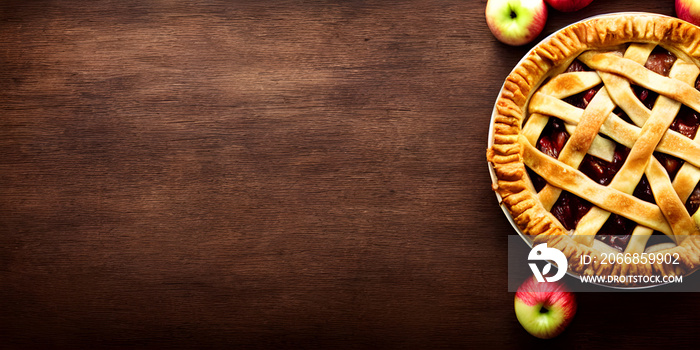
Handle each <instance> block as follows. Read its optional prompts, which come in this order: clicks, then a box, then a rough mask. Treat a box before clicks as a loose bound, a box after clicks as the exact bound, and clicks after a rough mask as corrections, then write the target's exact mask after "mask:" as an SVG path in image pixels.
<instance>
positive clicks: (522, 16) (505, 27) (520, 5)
mask: <svg viewBox="0 0 700 350" xmlns="http://www.w3.org/2000/svg"><path fill="white" fill-rule="evenodd" d="M546 22H547V5H546V4H545V3H544V0H489V1H488V2H487V3H486V24H487V25H488V26H489V29H490V30H491V33H493V35H494V36H495V37H496V39H498V40H499V41H501V42H503V43H506V44H508V45H513V46H519V45H524V44H527V43H529V42H531V41H532V40H534V39H535V38H536V37H537V36H538V35H540V33H541V32H542V29H544V25H545V23H546Z"/></svg>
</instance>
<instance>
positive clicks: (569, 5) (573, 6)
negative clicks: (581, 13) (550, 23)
mask: <svg viewBox="0 0 700 350" xmlns="http://www.w3.org/2000/svg"><path fill="white" fill-rule="evenodd" d="M545 1H546V2H547V3H548V4H549V6H552V8H553V9H555V10H557V11H561V12H574V11H578V10H580V9H582V8H584V7H586V6H588V4H590V3H591V2H593V0H545Z"/></svg>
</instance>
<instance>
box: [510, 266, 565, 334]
mask: <svg viewBox="0 0 700 350" xmlns="http://www.w3.org/2000/svg"><path fill="white" fill-rule="evenodd" d="M575 314H576V298H575V297H574V293H572V292H570V291H569V290H568V289H567V288H566V287H565V286H564V285H563V284H562V283H559V282H537V280H536V279H535V278H534V277H533V278H528V279H527V280H526V281H525V282H524V283H523V284H522V285H521V286H520V287H519V288H518V290H517V292H516V293H515V316H516V317H517V318H518V321H519V322H520V324H521V325H522V326H523V328H525V330H526V331H528V333H530V334H532V335H534V336H535V337H538V338H542V339H550V338H554V337H556V336H557V335H559V334H560V333H561V332H563V331H564V329H565V328H566V326H568V325H569V323H571V320H572V319H573V318H574V315H575Z"/></svg>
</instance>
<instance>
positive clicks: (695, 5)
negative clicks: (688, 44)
mask: <svg viewBox="0 0 700 350" xmlns="http://www.w3.org/2000/svg"><path fill="white" fill-rule="evenodd" d="M676 16H678V18H680V19H682V20H684V21H686V22H690V23H692V24H695V25H696V26H697V25H700V0H676Z"/></svg>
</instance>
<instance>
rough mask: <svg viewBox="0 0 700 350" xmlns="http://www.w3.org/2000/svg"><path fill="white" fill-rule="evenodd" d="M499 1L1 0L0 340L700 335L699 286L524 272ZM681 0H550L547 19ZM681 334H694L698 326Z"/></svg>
mask: <svg viewBox="0 0 700 350" xmlns="http://www.w3.org/2000/svg"><path fill="white" fill-rule="evenodd" d="M485 5H486V1H483V0H482V1H464V0H452V1H448V0H423V1H388V0H386V1H380V0H377V1H359V0H358V1H166V0H152V1H132V0H129V1H92V2H85V1H77V0H72V1H27V0H4V1H2V2H0V113H1V114H0V191H1V192H0V347H1V348H23V349H26V348H74V349H77V348H156V349H160V348H173V347H182V348H235V347H260V348H272V347H274V348H285V347H288V348H389V347H393V348H396V347H410V348H437V347H449V348H484V347H487V346H488V347H501V346H503V347H505V346H508V347H525V348H527V347H535V348H541V347H543V346H546V345H550V346H551V345H553V346H557V347H573V348H589V347H600V346H605V347H611V348H619V347H636V348H638V347H644V346H667V345H672V344H673V345H682V344H685V345H690V344H693V343H694V342H696V341H697V340H698V338H699V336H698V332H697V331H696V328H697V324H698V321H700V316H699V312H698V311H699V310H700V299H699V298H698V297H697V294H691V293H688V294H682V293H675V294H667V293H652V294H649V293H643V294H610V293H580V294H578V298H579V307H580V310H579V313H578V315H577V316H576V318H575V320H574V322H573V323H572V324H571V326H570V327H569V329H567V331H566V332H565V333H564V334H563V335H562V336H560V337H559V338H556V339H554V340H552V341H548V342H542V341H539V340H538V339H535V338H533V337H531V336H530V335H528V334H527V333H526V332H525V331H524V330H523V329H522V328H521V326H520V325H519V324H518V322H517V320H516V318H515V316H514V312H513V295H514V294H513V293H509V292H508V291H507V282H506V277H507V275H506V261H507V259H506V244H507V235H509V234H513V233H514V231H513V230H512V228H511V227H510V226H509V224H508V222H507V221H506V219H505V217H504V216H503V213H502V212H501V210H500V208H499V207H498V205H497V202H496V198H495V196H494V194H493V193H492V191H491V190H490V179H489V175H488V171H487V167H486V159H485V150H486V143H487V130H488V123H489V118H490V115H491V110H492V108H493V103H494V101H495V98H496V95H497V92H498V90H499V89H500V87H501V84H502V82H503V80H504V78H505V76H506V75H507V74H508V72H509V71H510V70H511V69H512V68H513V66H514V65H515V64H516V62H517V61H518V60H519V59H520V58H521V57H522V55H523V54H524V53H525V52H526V51H527V50H528V49H529V48H530V46H525V47H520V48H514V47H508V46H505V45H503V44H500V43H499V42H497V41H496V40H495V39H494V38H493V36H492V35H491V33H490V32H489V31H488V29H487V27H486V22H485V19H484V15H483V12H484V8H485ZM630 10H633V11H650V12H657V13H663V14H668V15H673V14H674V10H673V1H671V0H668V1H639V0H614V1H603V0H595V1H594V2H593V4H592V5H590V6H589V7H587V8H586V9H584V10H582V11H580V12H576V13H573V14H563V13H559V12H556V11H551V12H550V15H549V20H548V23H547V27H546V29H545V32H544V33H543V36H544V35H546V34H549V33H551V32H553V31H554V30H556V29H558V28H560V27H562V26H564V25H567V24H569V23H572V22H574V21H576V20H579V19H582V18H585V17H588V16H591V15H595V14H600V13H608V12H615V11H630ZM676 343H678V344H676Z"/></svg>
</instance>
